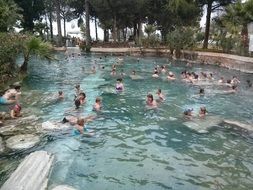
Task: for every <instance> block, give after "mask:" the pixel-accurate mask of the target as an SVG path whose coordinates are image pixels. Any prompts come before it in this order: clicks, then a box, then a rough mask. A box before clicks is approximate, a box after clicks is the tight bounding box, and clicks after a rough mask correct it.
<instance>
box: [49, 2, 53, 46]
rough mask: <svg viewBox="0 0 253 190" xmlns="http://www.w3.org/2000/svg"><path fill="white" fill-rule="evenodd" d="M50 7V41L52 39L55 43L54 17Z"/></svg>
mask: <svg viewBox="0 0 253 190" xmlns="http://www.w3.org/2000/svg"><path fill="white" fill-rule="evenodd" d="M50 6H51V7H52V6H53V5H52V1H50ZM51 7H50V10H49V27H50V39H51V42H52V41H53V38H54V33H53V18H52V17H53V15H52V8H51Z"/></svg>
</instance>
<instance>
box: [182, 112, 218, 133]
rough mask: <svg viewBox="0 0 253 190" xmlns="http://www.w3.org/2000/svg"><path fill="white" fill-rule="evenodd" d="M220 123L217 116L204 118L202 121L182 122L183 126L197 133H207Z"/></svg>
mask: <svg viewBox="0 0 253 190" xmlns="http://www.w3.org/2000/svg"><path fill="white" fill-rule="evenodd" d="M221 123H222V119H221V118H220V117H217V116H206V118H203V119H193V120H191V121H187V122H184V123H183V125H185V126H186V127H188V128H190V129H192V130H194V131H196V132H197V133H208V130H210V129H212V128H213V127H216V126H218V125H219V124H221Z"/></svg>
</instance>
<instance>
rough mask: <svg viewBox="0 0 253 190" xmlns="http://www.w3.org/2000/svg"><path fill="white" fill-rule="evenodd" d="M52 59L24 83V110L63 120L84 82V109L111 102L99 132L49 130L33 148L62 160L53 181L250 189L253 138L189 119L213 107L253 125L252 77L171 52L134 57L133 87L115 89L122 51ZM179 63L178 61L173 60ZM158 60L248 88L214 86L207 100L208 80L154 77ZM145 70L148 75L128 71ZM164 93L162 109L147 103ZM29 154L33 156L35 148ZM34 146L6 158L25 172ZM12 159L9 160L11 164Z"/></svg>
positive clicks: (128, 63)
mask: <svg viewBox="0 0 253 190" xmlns="http://www.w3.org/2000/svg"><path fill="white" fill-rule="evenodd" d="M58 56H59V59H60V60H61V61H58V62H51V63H48V62H46V61H36V60H33V61H32V63H31V65H30V68H29V69H30V70H29V71H30V75H29V77H28V78H26V79H25V80H24V82H23V83H22V88H23V99H22V102H23V106H24V107H27V109H29V110H30V112H32V113H33V114H36V115H39V116H41V122H43V121H48V120H50V121H60V120H61V119H62V118H63V117H64V116H65V115H69V114H74V115H75V114H77V113H76V112H73V109H74V105H73V98H74V92H75V91H74V85H76V84H80V85H81V87H82V89H84V90H85V92H86V95H87V103H86V105H85V106H83V107H82V108H81V111H80V112H79V113H78V114H80V115H89V114H92V113H93V114H94V112H93V111H92V105H93V103H94V101H95V98H96V97H97V96H100V97H102V99H103V112H102V113H100V114H98V117H97V119H96V120H94V121H93V122H91V123H89V124H88V127H89V128H91V129H93V130H95V136H93V137H87V136H73V135H72V133H71V132H68V133H60V134H48V135H46V136H44V137H43V141H42V143H41V144H40V145H39V146H38V147H35V148H34V149H32V150H30V151H33V150H40V149H42V150H46V151H49V152H51V153H53V154H54V155H55V156H56V162H55V163H54V165H53V170H52V174H51V177H50V180H49V185H50V187H53V186H55V185H57V184H67V185H71V186H73V187H75V188H77V189H80V190H81V189H99V190H102V189H108V190H109V189H110V190H111V189H127V190H128V189H138V190H139V189H145V190H147V189H156V190H158V189H175V190H178V189H180V190H184V189H185V190H197V189H201V190H202V189H203V190H205V189H206V190H207V189H229V190H231V189H236V190H239V189H245V190H249V189H252V188H253V148H252V147H253V146H252V145H253V139H252V137H250V136H249V134H247V133H245V132H242V131H237V130H233V129H228V128H224V127H220V128H218V129H214V130H211V131H210V132H209V133H207V134H198V133H196V132H195V131H192V130H190V129H188V128H187V127H186V126H184V125H183V122H185V120H184V119H183V118H182V112H183V109H185V108H194V111H195V112H197V111H198V108H199V107H200V106H202V105H205V106H206V107H207V109H208V111H209V112H210V115H217V116H220V117H221V118H227V119H236V120H239V121H248V122H253V116H252V113H253V107H252V105H253V90H252V89H251V90H248V89H247V88H246V83H245V82H244V81H245V80H246V79H252V75H247V74H244V73H240V72H236V71H231V70H226V69H221V68H218V67H215V66H201V65H196V66H195V67H194V68H187V67H186V66H185V64H183V63H180V62H173V63H172V64H171V62H170V61H168V60H167V59H163V58H151V57H146V58H140V61H139V62H138V61H137V58H135V57H124V64H123V65H119V66H117V71H121V69H123V70H124V73H126V74H127V75H126V76H125V77H124V84H125V91H124V92H123V93H121V94H116V93H114V90H113V89H114V85H115V82H116V79H117V77H112V76H110V70H111V65H112V64H114V63H115V60H116V59H117V57H113V56H107V57H104V56H102V59H99V57H100V56H96V55H90V56H87V57H84V56H82V57H80V58H75V59H70V60H69V61H67V60H64V56H63V55H61V54H59V55H58ZM95 59H96V60H97V63H98V65H104V66H105V69H100V70H98V71H97V72H96V74H89V72H90V70H91V68H92V66H93V65H94V60H95ZM170 64H171V65H170ZM155 65H170V66H169V68H170V70H172V71H173V72H174V73H176V75H177V76H178V78H179V76H180V73H181V71H183V70H185V69H188V70H191V71H197V72H201V71H208V72H212V73H214V74H215V78H216V79H219V78H220V76H225V78H231V77H232V76H233V75H237V76H239V78H240V80H241V81H242V84H241V85H240V90H239V92H238V93H237V94H235V95H233V94H232V95H222V94H220V92H222V90H223V89H221V88H220V87H216V86H215V87H214V86H205V90H206V96H205V97H198V96H194V95H195V94H197V93H198V90H199V86H194V85H190V84H186V83H184V82H182V81H181V80H177V81H174V82H169V81H167V80H166V79H165V76H162V77H161V78H159V79H153V78H152V77H151V75H152V73H151V72H152V71H153V69H154V66H155ZM133 69H135V70H136V71H137V74H139V75H141V76H142V77H143V78H144V79H143V80H131V78H129V77H128V75H129V74H131V71H132V70H133ZM158 88H161V89H162V90H163V93H164V94H165V95H166V101H165V102H164V103H162V104H161V105H159V107H158V109H157V110H147V109H146V108H145V98H146V95H147V93H148V92H152V93H153V94H155V92H156V91H157V89H158ZM58 90H62V91H63V92H64V93H65V100H64V101H62V102H56V101H54V100H53V99H54V98H53V97H54V96H56V95H57V91H58ZM30 151H29V152H30ZM27 153H28V152H20V153H12V154H10V155H7V156H5V157H4V158H2V163H5V164H6V165H7V166H8V167H9V168H8V169H7V172H6V173H4V174H2V179H4V178H5V176H7V175H8V171H12V170H13V169H15V167H16V165H17V162H16V161H15V160H19V158H21V157H23V156H24V155H26V154H27ZM7 160H9V161H7Z"/></svg>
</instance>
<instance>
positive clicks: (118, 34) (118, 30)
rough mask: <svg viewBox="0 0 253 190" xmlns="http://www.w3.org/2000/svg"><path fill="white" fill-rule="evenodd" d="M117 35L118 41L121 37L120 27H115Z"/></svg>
mask: <svg viewBox="0 0 253 190" xmlns="http://www.w3.org/2000/svg"><path fill="white" fill-rule="evenodd" d="M117 37H118V42H120V40H121V38H120V29H119V28H117Z"/></svg>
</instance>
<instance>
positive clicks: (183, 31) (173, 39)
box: [167, 27, 196, 58]
mask: <svg viewBox="0 0 253 190" xmlns="http://www.w3.org/2000/svg"><path fill="white" fill-rule="evenodd" d="M167 43H168V46H169V48H170V50H171V51H172V52H173V50H175V51H176V57H177V58H179V57H180V55H181V50H182V49H188V48H192V47H194V45H195V43H196V42H195V39H194V31H193V30H192V29H191V28H189V27H187V28H185V27H179V28H176V29H175V30H174V31H172V32H170V33H169V34H168V35H167Z"/></svg>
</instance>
